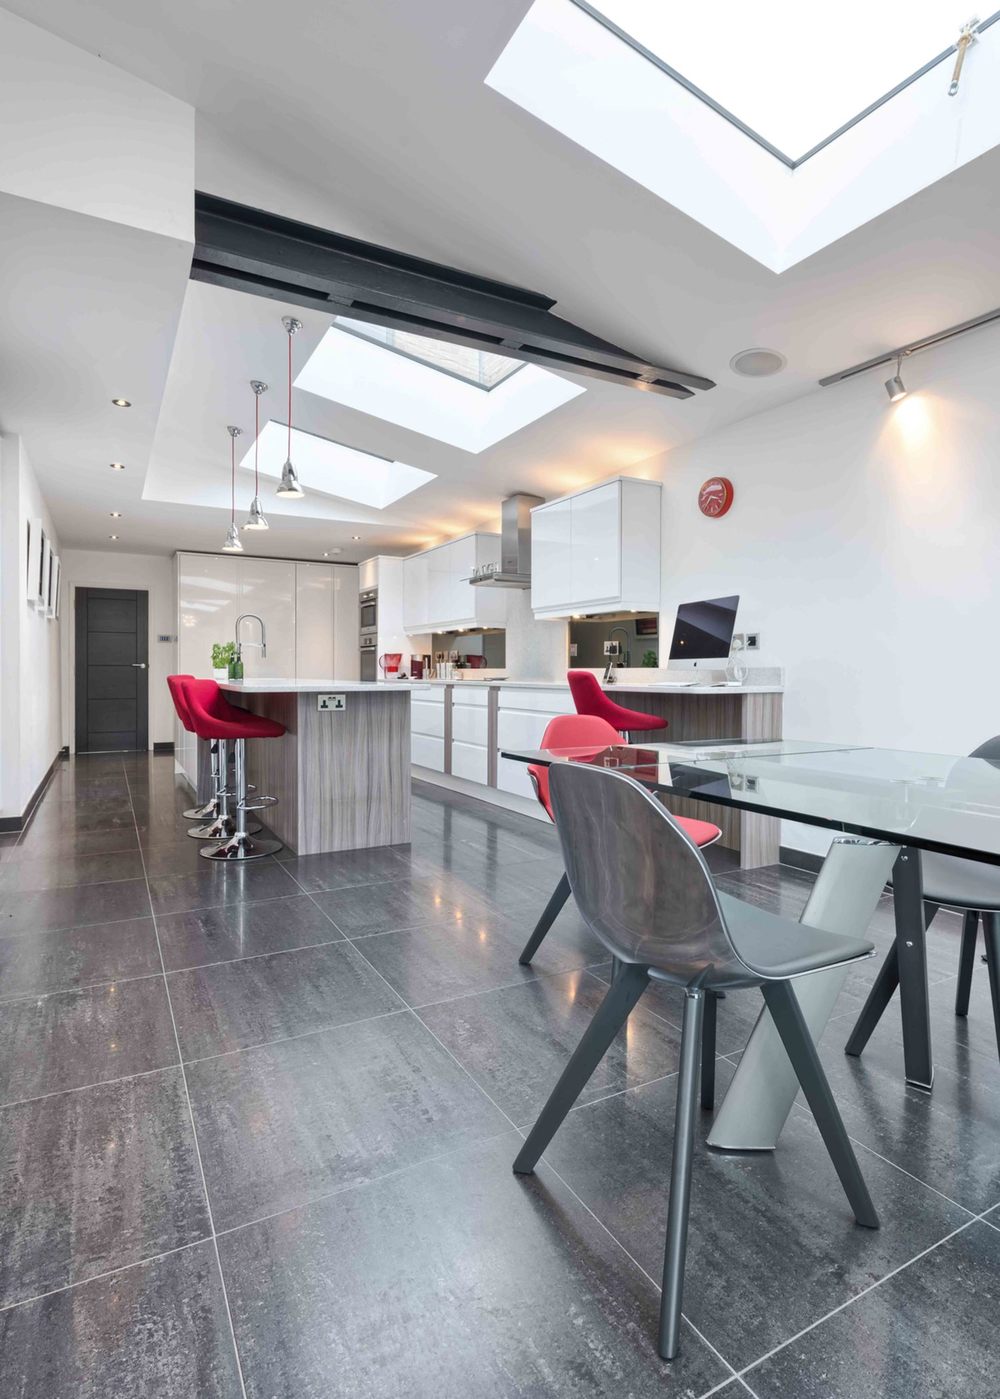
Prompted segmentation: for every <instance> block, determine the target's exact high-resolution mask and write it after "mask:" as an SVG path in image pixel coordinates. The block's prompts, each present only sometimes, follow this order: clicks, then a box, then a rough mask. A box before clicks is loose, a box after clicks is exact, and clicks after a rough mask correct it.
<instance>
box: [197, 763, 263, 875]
mask: <svg viewBox="0 0 1000 1399" xmlns="http://www.w3.org/2000/svg"><path fill="white" fill-rule="evenodd" d="M246 802H247V768H246V741H245V740H244V739H242V738H238V739H237V740H236V813H235V824H236V829H235V830H234V831H233V834H232V835H231V836H230V837H229V839H228V840H226V841H223V843H222V844H221V845H213V846H211V847H208V846H205V847H203V848H202V849H201V850H199V851H198V854H199V855H200V856H201V858H202V859H203V860H215V861H218V862H219V863H231V862H240V863H243V862H244V861H247V860H261V859H263V858H264V856H265V855H276V854H277V852H278V851H279V850H280V849H281V841H280V840H269V839H267V838H265V839H263V840H251V838H250V837H251V831H250V830H249V823H248V821H247V815H246V813H247V806H246ZM254 829H255V830H258V831H259V830H260V827H259V826H256V827H255V828H254Z"/></svg>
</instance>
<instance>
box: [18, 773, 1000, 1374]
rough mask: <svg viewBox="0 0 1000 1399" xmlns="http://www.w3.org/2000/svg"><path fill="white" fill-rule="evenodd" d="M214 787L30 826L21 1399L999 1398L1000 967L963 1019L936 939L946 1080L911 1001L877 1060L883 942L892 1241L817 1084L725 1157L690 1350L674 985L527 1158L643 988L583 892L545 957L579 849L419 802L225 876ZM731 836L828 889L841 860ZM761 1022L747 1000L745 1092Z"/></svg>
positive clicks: (885, 1148)
mask: <svg viewBox="0 0 1000 1399" xmlns="http://www.w3.org/2000/svg"><path fill="white" fill-rule="evenodd" d="M189 804H190V797H189V796H188V795H187V794H185V793H183V792H179V791H178V790H177V788H176V785H175V781H174V777H173V761H172V759H171V758H168V757H156V758H153V757H149V756H146V755H142V756H105V757H95V758H89V759H82V758H81V759H78V760H75V761H73V762H69V763H65V764H63V765H60V766H59V767H58V768H57V770H56V772H55V773H54V775H53V777H52V779H51V781H50V783H49V786H48V788H47V790H46V792H45V795H44V797H43V800H42V801H41V803H40V805H39V807H38V809H37V811H36V813H35V815H34V817H33V819H32V821H31V823H30V825H29V826H28V828H27V829H26V830H25V831H24V832H23V833H21V835H20V836H18V837H0V1395H2V1396H3V1399H71V1397H72V1399H107V1396H109V1395H112V1394H113V1395H115V1396H116V1399H139V1396H142V1399H146V1396H147V1395H150V1394H154V1395H156V1396H157V1399H191V1397H192V1396H198V1399H204V1397H205V1396H207V1397H208V1399H213V1397H214V1396H218V1399H236V1397H237V1396H239V1399H244V1397H245V1399H313V1396H315V1399H329V1397H330V1396H351V1399H369V1396H371V1399H390V1397H391V1399H396V1396H401V1395H406V1396H414V1397H415V1399H422V1397H423V1396H428V1397H429V1396H434V1397H435V1399H439V1396H440V1397H441V1399H480V1396H482V1399H492V1396H504V1397H505V1399H506V1397H507V1396H518V1397H519V1399H522V1397H523V1399H536V1397H538V1399H541V1397H542V1396H555V1399H562V1397H563V1396H573V1399H578V1396H604V1395H608V1396H611V1395H614V1396H616V1399H617V1396H636V1399H644V1396H651V1395H657V1396H659V1395H677V1396H685V1399H697V1396H703V1395H708V1394H715V1393H722V1394H724V1395H727V1396H732V1397H733V1399H737V1396H739V1395H743V1396H746V1395H748V1394H749V1395H757V1396H758V1399H772V1396H774V1397H775V1399H777V1396H782V1399H788V1396H793V1399H794V1396H799V1395H801V1396H803V1397H804V1399H876V1396H878V1399H896V1396H899V1397H900V1399H902V1396H906V1397H907V1399H910V1396H914V1395H919V1396H920V1397H921V1399H925V1396H926V1397H928V1399H936V1396H940V1397H941V1399H945V1396H947V1399H952V1396H957V1395H961V1396H963V1399H978V1397H979V1396H983V1399H985V1396H987V1395H989V1396H993V1395H995V1393H996V1368H997V1355H996V1346H995V1340H994V1338H995V1335H996V1318H997V1315H998V1311H1000V1069H998V1064H997V1056H996V1046H995V1041H994V1037H993V1029H992V1023H991V1018H990V1010H989V996H988V990H987V986H986V975H985V969H984V968H982V967H981V966H980V965H978V964H977V967H976V978H975V986H974V990H973V999H972V1007H971V1012H970V1015H969V1018H968V1020H967V1021H956V1020H955V1018H954V1016H953V1014H952V1005H951V1001H952V997H953V994H954V978H955V972H956V969H957V956H958V924H957V920H956V919H955V918H954V917H952V916H944V915H942V916H941V917H940V918H939V919H938V921H937V923H936V924H935V925H934V927H933V929H932V930H931V933H930V935H929V944H930V948H929V951H930V955H929V965H930V973H931V982H932V987H931V1001H932V1018H933V1030H934V1036H935V1052H936V1059H937V1066H938V1072H937V1080H936V1084H935V1090H934V1093H933V1094H932V1095H930V1096H928V1095H925V1094H922V1093H919V1092H917V1091H915V1090H912V1089H907V1088H906V1087H905V1085H904V1083H903V1078H902V1057H901V1041H900V1034H899V1022H898V1012H896V1011H895V1008H893V1009H892V1010H891V1011H890V1013H889V1014H888V1015H887V1016H886V1017H885V1020H884V1021H883V1023H882V1025H881V1026H880V1027H879V1029H878V1031H877V1033H876V1034H875V1036H874V1037H873V1039H872V1041H871V1044H870V1046H869V1048H868V1050H867V1052H866V1054H865V1056H864V1057H863V1059H862V1060H860V1061H857V1060H848V1059H846V1058H845V1056H844V1054H843V1043H844V1040H845V1038H846V1035H847V1032H848V1030H849V1028H850V1025H851V1023H852V1018H853V1016H854V1015H855V1014H856V1013H857V1009H858V1007H859V1005H860V1004H861V1002H862V1001H863V998H864V995H865V993H866V990H867V987H868V985H869V984H870V982H871V978H872V977H873V976H874V973H875V965H874V964H868V965H865V966H862V967H859V968H857V969H856V970H855V971H854V972H853V973H852V975H851V978H850V980H849V983H848V986H847V988H846V990H845V992H844V995H843V997H842V1000H841V1002H840V1003H839V1005H838V1016H837V1018H835V1019H834V1020H833V1021H832V1022H831V1026H830V1029H829V1031H828V1033H827V1035H826V1037H825V1040H824V1042H823V1045H822V1053H823V1057H824V1060H825V1062H826V1065H827V1069H828V1072H829V1075H830V1079H831V1082H832V1083H833V1086H834V1090H835V1092H836V1094H837V1096H838V1099H839V1101H840V1103H841V1106H842V1111H843V1115H844V1119H845V1121H846V1123H847V1126H848V1130H849V1132H850V1133H851V1135H852V1137H853V1139H854V1140H855V1142H856V1144H857V1150H858V1154H859V1157H860V1159H861V1163H862V1168H863V1170H864V1171H865V1174H866V1176H867V1179H868V1182H869V1186H870V1189H871V1191H872V1194H873V1196H874V1198H875V1200H876V1203H877V1205H878V1207H879V1210H880V1212H881V1216H882V1221H883V1227H882V1229H881V1230H880V1231H879V1233H877V1234H871V1233H869V1232H867V1231H864V1230H860V1229H858V1228H857V1227H856V1226H855V1225H854V1223H853V1221H852V1218H851V1216H850V1214H849V1212H848V1211H847V1208H846V1204H845V1202H844V1200H843V1197H842V1195H841V1193H840V1191H839V1188H838V1185H837V1182H836V1178H835V1177H834V1175H833V1171H832V1168H831V1167H830V1165H829V1162H828V1160H827V1157H826V1155H825V1152H824V1150H823V1147H822V1144H821V1142H820V1140H819V1137H818V1134H817V1132H816V1129H815V1127H814V1126H813V1123H812V1119H811V1117H810V1115H809V1113H808V1111H807V1110H806V1109H805V1108H803V1107H801V1106H797V1107H796V1109H795V1110H794V1112H793V1116H792V1118H791V1119H790V1121H789V1124H788V1127H787V1128H786V1130H785V1133H784V1134H783V1136H782V1140H781V1143H780V1146H779V1149H778V1151H777V1152H775V1153H774V1154H773V1155H769V1154H764V1155H756V1154H746V1155H738V1154H734V1155H719V1154H718V1153H713V1152H709V1151H708V1150H706V1149H704V1148H703V1147H702V1146H699V1149H698V1153H697V1161H696V1171H695V1180H694V1190H693V1201H692V1212H691V1239H690V1252H689V1267H688V1285H687V1291H686V1294H685V1315H686V1327H685V1331H684V1336H683V1350H682V1354H681V1357H680V1358H679V1360H678V1361H676V1362H675V1363H674V1364H673V1365H665V1364H663V1363H662V1362H661V1361H660V1360H659V1359H658V1357H657V1355H656V1352H655V1346H654V1337H655V1329H656V1314H657V1307H658V1300H659V1298H658V1291H657V1287H656V1282H655V1279H656V1278H657V1276H658V1274H659V1270H660V1264H661V1255H662V1247H663V1231H664V1219H665V1206H666V1181H667V1170H668V1162H669V1155H670V1137H671V1130H672V1112H673V1097H674V1088H675V1079H674V1075H675V1072H676V1068H677V1054H678V1045H679V1030H678V1026H679V1023H680V1020H679V1017H680V1000H679V997H678V996H677V994H676V993H674V992H672V991H669V990H664V989H661V990H659V991H656V992H653V993H650V994H649V995H647V996H646V997H645V998H644V1000H643V1002H641V1003H640V1006H639V1007H638V1009H637V1010H636V1012H635V1013H634V1014H633V1016H632V1018H631V1021H630V1023H629V1026H628V1027H627V1031H626V1032H625V1033H623V1034H622V1036H621V1037H620V1039H619V1041H618V1042H617V1043H616V1044H615V1045H614V1046H613V1048H612V1050H611V1052H610V1053H609V1055H608V1057H607V1059H606V1061H605V1063H604V1064H603V1065H602V1066H601V1068H600V1070H599V1071H598V1072H597V1074H595V1076H594V1078H593V1080H592V1081H591V1083H590V1084H589V1085H588V1088H587V1091H586V1093H585V1094H584V1095H583V1097H582V1098H581V1101H580V1104H579V1105H578V1107H577V1108H575V1109H574V1111H573V1113H572V1114H571V1115H570V1117H569V1118H568V1119H567V1122H566V1123H565V1124H564V1127H563V1129H562V1130H561V1131H560V1133H559V1134H558V1136H557V1137H556V1139H555V1141H554V1142H553V1144H552V1148H551V1150H550V1151H549V1153H548V1157H547V1159H546V1160H545V1162H544V1163H543V1164H542V1166H541V1167H540V1169H539V1171H538V1172H537V1174H536V1175H535V1176H534V1177H533V1178H531V1179H520V1178H516V1177H514V1176H513V1174H512V1173H511V1169H510V1166H511V1161H512V1159H513V1157H514V1155H515V1154H516V1150H517V1146H518V1143H519V1141H520V1140H521V1138H522V1135H523V1131H524V1129H525V1128H526V1127H528V1126H530V1124H531V1122H532V1121H533V1118H534V1116H535V1114H536V1113H537V1111H538V1109H539V1107H540V1106H541V1104H542V1102H543V1101H544V1100H545V1097H546V1096H547V1094H548V1091H549V1090H550V1088H551V1086H552V1084H553V1082H554V1081H555V1078H556V1076H557V1074H558V1073H559V1071H560V1069H561V1067H562V1065H563V1064H564V1063H565V1061H566V1058H567V1056H568V1054H569V1052H570V1050H571V1049H572V1047H573V1046H574V1045H575V1043H576V1041H577V1040H578V1038H579V1036H580V1034H581V1033H582V1029H583V1027H584V1026H585V1025H586V1023H587V1020H588V1017H589V1016H590V1015H591V1014H592V1012H593V1010H594V1007H595V1006H596V1005H597V1004H598V1002H599V1000H600V997H601V995H602V994H603V991H604V988H605V986H606V984H607V981H608V977H609V965H608V961H607V957H606V954H605V952H604V949H603V948H602V947H601V945H600V944H599V943H597V942H596V941H595V940H594V938H593V937H592V936H591V935H590V933H589V932H588V930H587V929H586V927H585V926H584V925H583V924H582V921H581V920H580V918H579V916H578V915H577V914H576V912H575V910H574V908H573V905H572V902H571V903H570V904H569V905H568V906H567V908H566V910H565V911H564V913H563V914H562V915H561V917H560V918H559V920H558V922H557V923H556V925H555V927H554V929H553V931H552V933H551V934H550V936H549V938H548V940H547V941H546V943H545V944H544V946H543V948H542V949H541V952H540V954H539V956H538V958H537V959H536V962H535V965H534V966H533V967H532V968H531V969H525V968H522V967H519V966H518V964H517V953H518V950H519V948H520V946H521V943H522V941H523V939H524V937H525V936H526V934H527V931H528V930H529V929H530V927H531V925H532V923H533V922H534V919H535V917H536V916H537V914H538V912H539V910H540V909H541V907H542V906H543V904H544V902H545V900H546V899H547V897H548V894H549V893H550V892H551V890H552V888H553V887H554V885H555V883H556V880H557V879H558V877H559V874H560V870H561V864H560V859H559V853H558V848H557V843H556V840H555V837H554V833H553V832H552V831H551V830H550V829H549V828H547V827H546V826H543V825H541V824H539V823H537V822H532V821H529V820H526V819H523V818H520V817H517V816H513V815H509V814H507V813H504V812H500V811H497V810H496V809H494V808H490V807H486V806H484V805H482V804H480V803H477V802H474V801H471V800H467V799H465V798H457V797H452V796H447V795H445V794H443V793H441V792H439V791H435V790H434V789H428V788H426V787H422V788H418V789H417V790H416V791H415V793H414V804H413V817H414V829H413V839H412V843H411V844H410V845H408V846H400V847H396V848H394V849H391V850H379V851H357V852H347V853H344V854H338V855H319V856H311V857H305V858H297V857H295V856H294V855H293V854H291V853H290V852H288V851H283V852H282V853H281V855H280V856H278V857H277V858H275V859H269V860H266V861H262V862H261V863H260V864H259V865H255V866H252V867H248V868H246V869H242V870H234V869H222V868H217V867H212V866H206V864H205V862H204V861H202V860H200V859H199V857H198V845H197V843H196V842H194V841H190V840H188V839H187V838H186V836H185V835H184V831H185V823H184V822H183V820H182V819H181V817H180V812H181V810H182V809H183V808H184V807H185V806H187V805H189ZM715 858H716V863H717V865H718V871H719V872H718V878H719V881H720V884H721V885H722V886H723V887H725V888H726V889H727V890H729V891H730V892H732V893H737V894H739V895H741V896H742V897H744V898H748V899H751V900H753V901H755V902H758V903H759V904H761V905H762V906H764V907H767V908H774V909H781V910H782V911H784V912H788V913H791V914H793V915H794V914H797V913H798V912H799V911H800V910H801V908H802V906H803V903H804V901H805V899H806V897H807V895H808V891H809V886H810V880H809V877H808V876H806V875H803V874H801V873H798V872H796V871H794V870H791V869H787V868H777V867H776V868H771V869H765V870H757V871H753V872H749V873H747V874H740V873H739V872H737V871H734V870H733V869H732V867H731V862H727V861H726V859H725V856H724V855H722V854H721V853H718V852H717V853H716V856H715ZM891 935H892V907H891V902H890V900H889V899H888V898H886V899H885V900H884V901H883V903H882V905H881V906H880V908H879V910H878V911H877V913H876V916H875V918H874V920H873V923H872V928H871V936H872V938H873V940H874V941H875V942H876V943H877V944H878V945H879V946H880V947H885V946H886V945H887V943H888V940H889V939H890V937H891ZM759 1004H760V1002H759V998H758V997H757V995H756V993H751V992H741V993H738V994H734V995H730V996H729V997H728V998H727V999H726V1001H725V1002H724V1003H723V1004H722V1006H721V1008H720V1016H719V1051H720V1058H719V1062H718V1066H717V1074H718V1081H719V1089H720V1093H721V1091H723V1090H724V1088H725V1086H726V1084H727V1083H728V1081H729V1078H730V1077H731V1075H732V1072H733V1068H734V1065H735V1062H736V1060H737V1058H738V1055H739V1052H740V1050H741V1048H742V1046H743V1044H744V1043H745V1041H746V1037H747V1034H748V1033H749V1030H750V1028H751V1026H752V1024H753V1021H754V1018H755V1016H756V1014H757V1010H758V1008H759ZM707 1126H708V1120H707V1115H706V1117H705V1120H704V1121H703V1123H702V1124H701V1128H702V1130H701V1131H700V1137H701V1138H702V1140H703V1139H704V1137H705V1135H706V1134H707Z"/></svg>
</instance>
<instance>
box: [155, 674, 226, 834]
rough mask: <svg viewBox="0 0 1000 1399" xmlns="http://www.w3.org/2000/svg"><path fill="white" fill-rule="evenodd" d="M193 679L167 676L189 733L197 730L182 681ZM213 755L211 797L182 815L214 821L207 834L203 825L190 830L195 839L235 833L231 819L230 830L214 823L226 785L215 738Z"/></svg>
mask: <svg viewBox="0 0 1000 1399" xmlns="http://www.w3.org/2000/svg"><path fill="white" fill-rule="evenodd" d="M193 679H194V676H193V675H168V676H167V688H168V689H169V691H170V698H171V699H172V700H173V702H174V710H175V711H176V714H177V717H178V719H179V720H180V721H181V724H182V725H183V727H184V728H185V729H186V730H187V731H188V733H189V734H193V733H194V731H195V730H194V725H193V724H192V722H191V711H190V710H189V709H188V704H187V700H186V699H185V698H184V687H183V684H182V682H183V681H185V680H193ZM211 755H212V796H211V799H210V800H209V801H207V802H205V803H204V805H202V806H192V807H190V808H189V809H188V810H187V811H182V812H181V815H182V816H183V817H184V820H185V821H208V822H210V823H212V826H211V827H210V828H208V833H207V834H205V830H206V828H205V827H203V826H199V827H197V828H196V829H194V830H190V831H188V835H189V836H192V837H193V838H194V839H195V840H213V839H214V840H225V839H226V838H227V837H228V836H231V835H232V833H233V826H232V822H231V821H230V825H229V829H228V830H222V829H218V830H216V829H215V825H214V823H216V822H217V821H218V818H219V815H220V807H219V798H220V794H221V792H222V788H223V786H224V783H223V781H222V768H221V766H220V763H219V743H218V740H215V741H214V742H213V743H212V745H211Z"/></svg>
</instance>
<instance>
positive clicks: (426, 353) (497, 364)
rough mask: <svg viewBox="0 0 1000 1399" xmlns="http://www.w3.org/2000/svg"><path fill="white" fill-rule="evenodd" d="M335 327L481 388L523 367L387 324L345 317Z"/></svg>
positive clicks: (490, 385) (500, 381)
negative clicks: (374, 323) (376, 323)
mask: <svg viewBox="0 0 1000 1399" xmlns="http://www.w3.org/2000/svg"><path fill="white" fill-rule="evenodd" d="M337 325H339V326H342V327H343V328H344V330H347V331H350V332H351V333H352V334H354V335H363V336H364V337H365V339H367V340H373V341H374V342H375V343H376V344H377V345H385V346H386V347H387V348H388V349H390V350H395V351H396V353H397V354H399V355H408V356H409V358H410V359H417V360H420V361H421V362H422V363H423V364H429V365H431V366H432V367H433V368H434V369H439V370H440V371H441V372H442V374H452V375H454V377H455V378H456V379H464V380H465V381H466V383H468V384H475V385H476V386H477V387H478V388H481V389H495V388H496V386H497V384H501V383H503V381H504V379H509V378H510V376H511V375H512V374H516V373H517V371H518V370H519V369H522V368H523V367H524V362H523V361H522V360H518V359H508V358H507V357H506V356H504V355H491V354H490V353H489V351H488V350H474V349H472V348H471V347H469V346H466V345H451V344H449V343H448V342H447V341H445V340H432V339H431V338H430V337H429V336H427V335H414V334H413V333H412V331H407V330H395V329H393V327H392V326H388V325H371V324H370V323H369V322H368V321H354V320H351V319H350V318H349V317H348V316H338V317H337Z"/></svg>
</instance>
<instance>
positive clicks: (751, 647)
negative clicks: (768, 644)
mask: <svg viewBox="0 0 1000 1399" xmlns="http://www.w3.org/2000/svg"><path fill="white" fill-rule="evenodd" d="M746 649H747V650H748V651H759V650H760V632H759V631H748V632H747V635H746Z"/></svg>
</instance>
